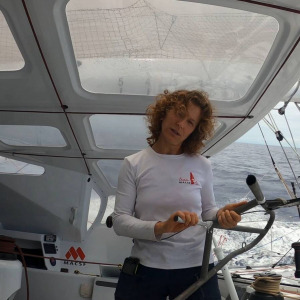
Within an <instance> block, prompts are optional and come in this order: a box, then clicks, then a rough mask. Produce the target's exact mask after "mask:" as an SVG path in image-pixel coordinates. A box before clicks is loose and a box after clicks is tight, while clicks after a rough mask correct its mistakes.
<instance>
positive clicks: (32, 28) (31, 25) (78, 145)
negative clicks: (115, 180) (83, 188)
mask: <svg viewBox="0 0 300 300" xmlns="http://www.w3.org/2000/svg"><path fill="white" fill-rule="evenodd" d="M25 1H26V0H22V4H23V8H24V10H25V14H26V16H27V19H28V22H29V25H30V28H31V30H32V34H33V36H34V39H35V42H36V45H37V47H38V49H39V52H40V55H41V58H42V60H43V63H44V65H45V68H46V71H47V73H48V76H49V79H50V81H51V84H52V87H53V89H54V92H55V94H56V96H57V99H58V101H59V103H60V105H61V108H62V110H63V112H64V115H65V117H66V120H67V122H68V124H69V126H70V129H71V131H72V134H73V137H74V139H75V142H76V144H77V147H78V149H79V151H80V153H81V156H82V157H81V158H82V159H83V161H84V164H85V167H86V169H87V173H88V175H89V176H91V175H92V174H91V172H90V169H89V166H88V164H87V161H86V159H85V153H83V151H82V149H81V147H80V144H79V141H78V139H77V136H76V135H75V131H74V129H73V127H72V124H71V121H70V119H69V117H68V115H67V113H66V109H67V108H68V106H67V105H65V104H63V102H62V99H61V97H60V95H59V93H58V90H57V87H56V85H55V83H54V79H53V77H52V75H51V72H50V69H49V66H48V64H47V61H46V58H45V56H44V53H43V50H42V47H41V45H40V42H39V39H38V36H37V33H36V31H35V29H34V26H33V23H32V20H31V17H30V14H29V11H28V8H27V5H26V3H25Z"/></svg>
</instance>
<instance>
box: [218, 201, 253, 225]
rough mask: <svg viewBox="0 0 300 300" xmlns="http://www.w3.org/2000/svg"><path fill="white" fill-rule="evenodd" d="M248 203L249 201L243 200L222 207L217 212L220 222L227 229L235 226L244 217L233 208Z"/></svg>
mask: <svg viewBox="0 0 300 300" xmlns="http://www.w3.org/2000/svg"><path fill="white" fill-rule="evenodd" d="M246 203H247V201H241V202H239V203H232V204H227V205H225V206H224V207H223V208H220V209H219V211H218V212H217V219H218V222H219V224H220V225H221V226H222V227H223V228H225V229H227V228H232V227H235V226H236V225H237V223H238V222H240V221H241V219H242V218H241V216H240V215H239V214H238V213H236V212H235V211H234V210H233V209H235V208H237V207H239V206H241V205H244V204H246Z"/></svg>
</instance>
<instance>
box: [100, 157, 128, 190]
mask: <svg viewBox="0 0 300 300" xmlns="http://www.w3.org/2000/svg"><path fill="white" fill-rule="evenodd" d="M122 162H123V160H116V159H100V160H98V162H97V165H98V167H99V169H100V170H101V172H102V174H103V175H104V176H105V178H106V179H107V181H108V183H109V184H110V186H112V187H114V188H115V187H117V184H118V176H119V172H120V169H121V164H122Z"/></svg>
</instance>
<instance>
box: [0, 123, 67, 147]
mask: <svg viewBox="0 0 300 300" xmlns="http://www.w3.org/2000/svg"><path fill="white" fill-rule="evenodd" d="M0 141H1V142H3V143H5V144H7V145H12V146H35V147H65V146H66V145H67V144H66V142H65V140H64V138H63V136H62V134H61V133H60V131H59V130H58V129H57V128H55V127H51V126H31V125H0Z"/></svg>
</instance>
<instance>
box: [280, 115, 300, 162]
mask: <svg viewBox="0 0 300 300" xmlns="http://www.w3.org/2000/svg"><path fill="white" fill-rule="evenodd" d="M284 118H285V121H286V124H287V126H288V129H289V132H290V135H291V138H292V141H293V144H294V148H295V150H296V151H297V147H296V143H295V140H294V136H293V134H292V131H291V128H290V124H289V122H288V120H287V118H286V115H285V114H284ZM298 160H299V163H300V157H299V156H298Z"/></svg>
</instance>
